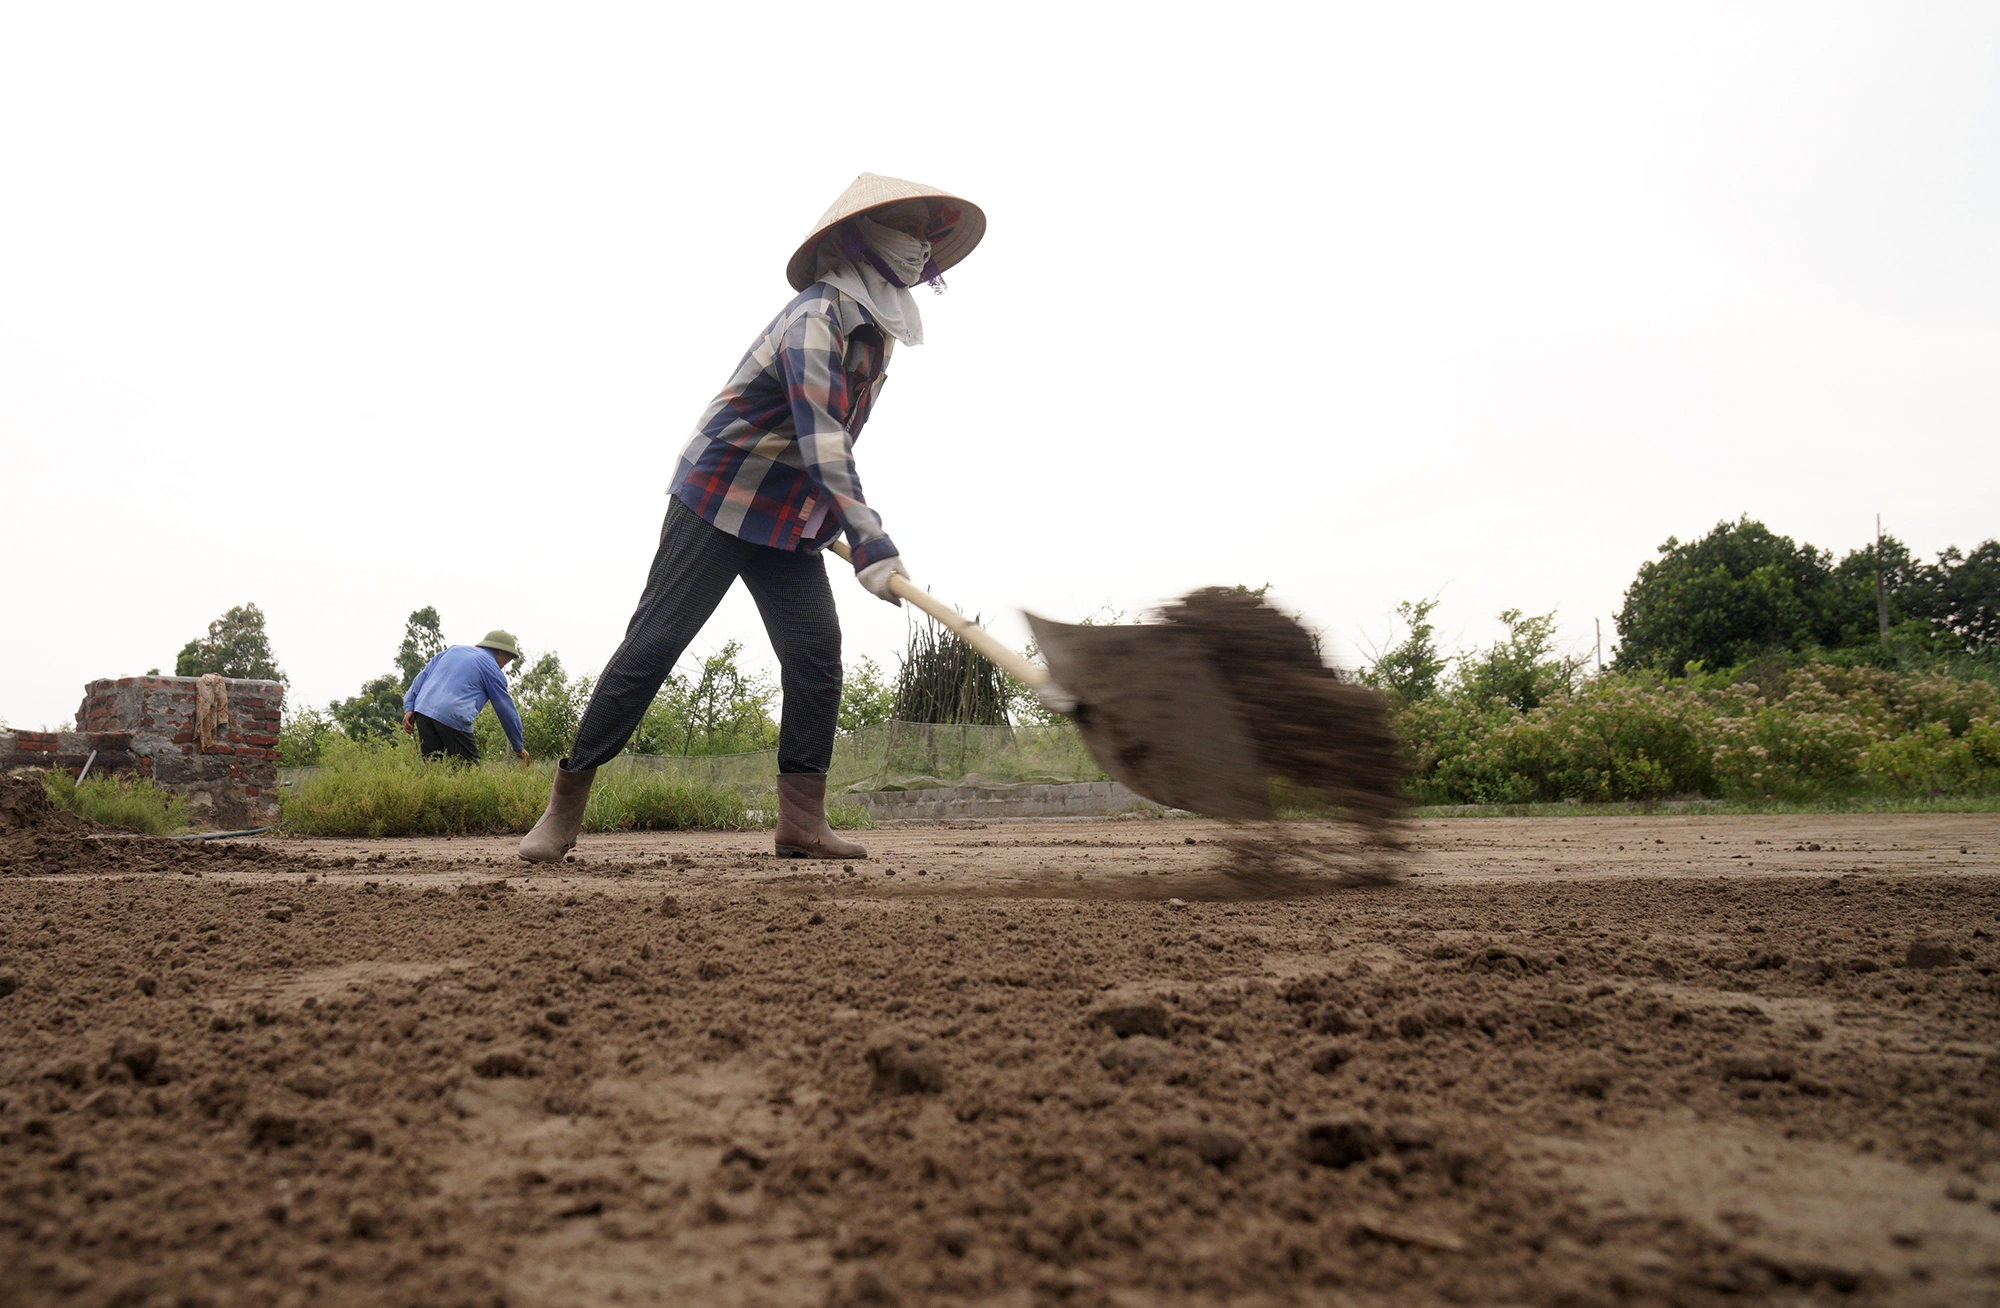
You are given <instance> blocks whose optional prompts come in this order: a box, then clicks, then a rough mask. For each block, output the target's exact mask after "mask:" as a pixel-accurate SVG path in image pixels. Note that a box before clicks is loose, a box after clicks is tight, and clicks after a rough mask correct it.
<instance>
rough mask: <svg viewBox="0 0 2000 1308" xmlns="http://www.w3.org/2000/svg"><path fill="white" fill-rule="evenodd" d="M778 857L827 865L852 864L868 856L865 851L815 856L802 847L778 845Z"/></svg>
mask: <svg viewBox="0 0 2000 1308" xmlns="http://www.w3.org/2000/svg"><path fill="white" fill-rule="evenodd" d="M778 857H779V858H816V859H820V860H821V861H823V862H827V863H852V862H854V861H855V860H857V859H864V858H867V857H868V854H867V852H866V851H863V852H862V853H859V854H815V853H813V851H811V850H810V849H807V848H805V847H804V846H803V845H780V846H778Z"/></svg>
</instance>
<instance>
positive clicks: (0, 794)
mask: <svg viewBox="0 0 2000 1308" xmlns="http://www.w3.org/2000/svg"><path fill="white" fill-rule="evenodd" d="M91 826H92V823H91V822H90V821H89V820H88V819H86V818H83V817H79V816H78V815H77V814H75V813H72V812H70V811H69V810H68V809H64V808H57V807H56V806H55V805H54V804H52V803H50V802H49V791H48V787H46V786H44V785H43V784H42V779H41V777H39V776H15V777H0V837H5V836H9V835H13V834H14V833H16V832H21V831H50V830H55V831H87V830H89V829H90V828H91Z"/></svg>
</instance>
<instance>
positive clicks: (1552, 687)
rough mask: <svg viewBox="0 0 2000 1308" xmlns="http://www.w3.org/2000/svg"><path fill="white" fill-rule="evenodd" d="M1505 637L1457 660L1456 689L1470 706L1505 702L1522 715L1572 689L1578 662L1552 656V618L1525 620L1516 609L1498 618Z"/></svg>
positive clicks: (1580, 665)
mask: <svg viewBox="0 0 2000 1308" xmlns="http://www.w3.org/2000/svg"><path fill="white" fill-rule="evenodd" d="M1500 621H1501V622H1503V623H1505V624H1506V626H1507V638H1506V639H1505V640H1501V641H1495V642H1494V643H1493V645H1492V646H1491V647H1490V648H1489V649H1487V650H1486V651H1485V652H1484V653H1482V654H1468V655H1466V656H1465V657H1463V658H1462V659H1460V660H1459V666H1458V684H1459V689H1460V690H1461V691H1462V692H1463V693H1464V694H1465V695H1467V696H1469V697H1470V698H1471V699H1472V700H1473V701H1474V702H1475V703H1485V702H1487V701H1489V700H1495V699H1499V700H1505V701H1506V702H1507V703H1508V704H1510V705H1512V706H1513V707H1514V708H1516V709H1519V710H1520V711H1521V712H1523V713H1526V712H1527V711H1528V710H1529V709H1533V708H1539V707H1540V706H1541V705H1542V704H1543V703H1544V702H1545V701H1547V700H1550V699H1553V698H1555V697H1556V696H1558V695H1561V694H1566V693H1567V692H1569V691H1571V690H1574V689H1575V688H1576V681H1577V674H1578V672H1580V671H1581V670H1582V666H1583V660H1582V659H1581V658H1570V657H1566V656H1564V655H1561V654H1558V653H1557V652H1556V647H1555V643H1556V615H1555V614H1553V613H1544V614H1541V615H1539V616H1536V617H1525V616H1523V615H1522V613H1521V610H1519V609H1508V610H1507V611H1506V612H1505V613H1502V614H1501V615H1500Z"/></svg>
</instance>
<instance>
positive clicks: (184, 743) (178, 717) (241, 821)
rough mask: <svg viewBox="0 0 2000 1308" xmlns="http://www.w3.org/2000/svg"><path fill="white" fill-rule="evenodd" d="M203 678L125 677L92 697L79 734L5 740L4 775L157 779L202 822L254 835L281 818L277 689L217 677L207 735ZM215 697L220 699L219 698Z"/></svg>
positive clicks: (19, 735)
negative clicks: (35, 772)
mask: <svg viewBox="0 0 2000 1308" xmlns="http://www.w3.org/2000/svg"><path fill="white" fill-rule="evenodd" d="M201 682H202V678H200V677H118V678H115V679H107V680H104V681H93V682H91V683H90V684H89V685H87V686H85V687H84V696H83V703H82V705H81V706H79V707H78V709H77V711H76V725H77V729H76V730H75V731H0V770H5V769H9V768H18V767H44V768H62V769H63V770H64V771H66V772H68V773H70V774H71V775H72V776H74V775H75V774H76V773H77V772H78V771H79V770H80V769H81V768H82V767H83V765H84V762H85V760H86V759H88V758H89V757H90V752H91V751H92V750H96V751H97V759H96V761H95V762H93V763H91V765H90V773H91V775H92V776H96V775H98V774H99V773H106V774H114V775H117V774H123V775H136V776H142V777H151V778H152V779H153V780H154V782H156V783H157V784H159V785H161V786H163V787H165V788H166V789H168V790H172V791H174V792H176V793H178V794H181V795H185V796H186V797H187V799H188V803H189V805H190V807H191V809H192V813H191V814H190V816H192V817H193V818H194V819H195V821H197V822H201V823H205V824H210V825H214V826H218V827H254V826H263V825H264V824H266V823H268V822H274V821H276V820H277V816H278V721H279V717H280V716H281V714H282V712H283V709H284V701H285V688H284V686H283V685H282V684H281V683H279V682H276V681H250V680H239V679H236V678H226V677H217V678H215V679H214V682H213V683H212V684H213V686H214V687H216V688H219V689H220V691H221V696H220V703H216V704H213V706H212V709H211V713H210V715H209V720H208V722H207V724H206V726H207V728H208V729H207V730H203V724H202V723H201V722H199V721H198V720H197V719H198V717H199V716H200V715H199V714H198V711H197V710H198V709H199V707H200V705H201V698H202V695H201V689H200V687H201ZM210 693H211V695H213V693H214V691H213V690H211V692H210Z"/></svg>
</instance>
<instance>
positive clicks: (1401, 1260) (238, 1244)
mask: <svg viewBox="0 0 2000 1308" xmlns="http://www.w3.org/2000/svg"><path fill="white" fill-rule="evenodd" d="M1302 830H1303V831H1304V832H1305V833H1306V834H1308V835H1330V834H1331V833H1330V831H1327V832H1322V831H1320V829H1317V828H1312V827H1306V828H1302ZM863 834H864V836H865V838H866V839H867V841H868V842H869V843H870V844H871V845H872V846H873V847H874V852H875V855H876V857H875V858H873V859H871V860H869V861H867V862H860V863H855V864H853V865H851V867H842V866H840V865H814V866H810V867H807V866H804V865H800V864H796V863H780V862H778V861H777V860H775V859H772V858H771V857H769V856H768V849H769V843H768V842H769V836H768V834H767V833H746V834H744V835H740V836H711V835H687V836H679V835H651V834H649V835H643V836H640V835H633V836H621V837H606V838H589V837H586V840H585V844H584V849H583V854H582V856H581V857H580V858H577V859H573V860H572V861H571V862H570V863H568V864H566V865H563V866H562V867H561V868H559V869H557V870H554V871H543V872H540V873H538V874H536V875H532V876H526V875H521V873H522V872H523V870H524V868H523V865H521V864H519V863H517V862H514V861H512V859H511V848H512V842H511V841H497V840H493V841H488V840H458V841H410V840H404V841H396V840H385V841H379V842H365V841H360V842H353V841H347V842H337V841H284V842H278V843H274V844H271V845H266V846H261V847H259V846H249V847H245V846H242V845H240V844H238V843H236V842H227V843H226V844H225V843H223V842H216V843H215V844H210V845H194V844H187V843H181V844H167V843H164V842H154V841H143V840H91V839H87V838H86V837H85V835H84V834H83V833H80V832H78V831H76V830H73V829H67V828H64V829H53V828H51V829H48V830H43V831H39V832H35V833H31V834H22V833H16V834H15V835H14V836H11V837H7V838H5V839H0V1304H7V1305H12V1304H63V1305H70V1304H74V1305H92V1306H95V1305H133V1306H135V1308H137V1306H142V1305H161V1306H163V1308H164V1306H166V1305H183V1304H186V1305H201V1304H215V1305H236V1304H256V1305H263V1304H271V1305H301V1306H303V1305H346V1304H384V1305H390V1304H394V1305H419V1304H420V1305H432V1304H436V1305H456V1304H467V1305H495V1304H509V1305H523V1306H529V1305H569V1304H579V1305H580V1304H632V1305H641V1304H649V1303H671V1304H679V1305H685V1304H801V1305H822V1304H836V1305H844V1304H905V1305H918V1304H958V1303H965V1304H1004V1305H1022V1306H1025V1305H1033V1304H1078V1305H1100V1304H1110V1305H1151V1304H1194V1303H1200V1304H1236V1305H1264V1304H1273V1305H1275V1304H1356V1305H1375V1304H1381V1305H1388V1304H1397V1305H1405V1304H1430V1303H1451V1304H1560V1305H1592V1304H1605V1305H1611V1304H1691V1305H1702V1304H1725V1303H1727V1304H1746V1303H1753V1304H1754V1303H1782V1304H1791V1303H1843V1304H1899V1305H1900V1304H1938V1305H1946V1304H1951V1305H1960V1304H1994V1303H2000V972H1996V968H2000V943H1997V942H1996V936H2000V818H1996V817H1994V816H1991V815H1967V816H1957V817H1951V816H1875V817H1848V818H1833V817H1810V818H1808V817H1791V818H1784V817H1772V818H1723V817H1688V818H1676V817H1661V818H1650V819H1649V818H1629V819H1539V820H1494V821H1481V820H1465V819H1462V820H1451V821H1440V822H1430V823H1422V824H1418V826H1417V828H1416V840H1415V845H1416V849H1415V850H1414V852H1413V854H1412V856H1411V860H1410V863H1409V869H1408V870H1409V875H1407V876H1406V877H1405V879H1404V880H1402V881H1401V882H1400V883H1398V884H1394V885H1387V886H1367V887H1356V888H1344V889H1343V888H1337V887H1332V886H1326V885H1314V886H1299V885H1288V884H1287V883H1284V882H1282V881H1278V880H1274V879H1273V878H1271V877H1268V876H1265V877H1259V878H1252V879H1249V880H1245V879H1243V878H1240V877H1235V876H1232V875H1231V874H1230V873H1229V871H1228V868H1229V866H1230V862H1229V855H1228V851H1227V847H1226V843H1225V841H1226V837H1227V834H1228V833H1227V832H1226V831H1224V830H1223V829H1221V828H1219V827H1216V826H1214V825H1212V824H1208V823H1203V822H1193V821H1175V820H1145V821H1117V822H1112V821H1106V822H1074V823H1072V822H1050V823H1034V824H1029V823H1005V824H1003V823H994V824H987V825H983V826H981V825H966V826H960V827H926V828H914V827H913V828H903V829H896V830H884V831H875V832H868V833H863ZM1306 891H1310V892H1311V893H1304V892H1306Z"/></svg>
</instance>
